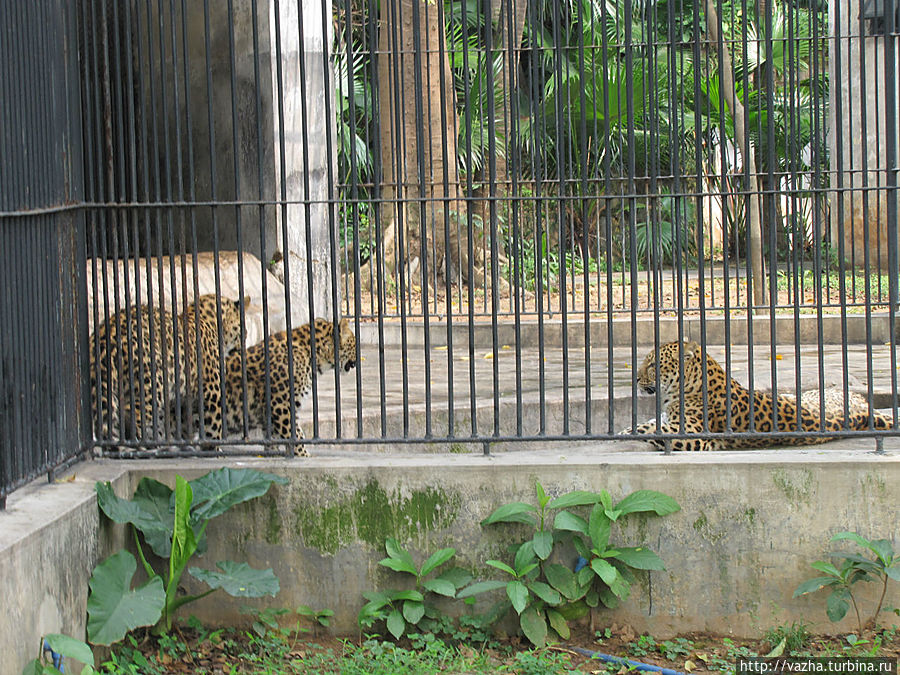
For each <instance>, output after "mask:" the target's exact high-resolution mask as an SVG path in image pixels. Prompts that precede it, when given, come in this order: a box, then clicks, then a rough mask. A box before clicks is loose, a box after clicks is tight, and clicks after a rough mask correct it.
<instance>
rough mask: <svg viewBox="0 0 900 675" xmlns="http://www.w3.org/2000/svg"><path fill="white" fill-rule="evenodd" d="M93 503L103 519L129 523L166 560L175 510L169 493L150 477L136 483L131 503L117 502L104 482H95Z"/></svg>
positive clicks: (129, 501)
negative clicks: (95, 498)
mask: <svg viewBox="0 0 900 675" xmlns="http://www.w3.org/2000/svg"><path fill="white" fill-rule="evenodd" d="M94 489H95V490H96V491H97V504H98V505H99V506H100V510H102V511H103V513H105V514H106V516H107V517H108V518H109V519H110V520H112V521H113V522H116V523H122V524H125V523H131V524H132V525H134V527H135V528H137V529H138V530H139V531H140V532H141V533H142V534H143V535H144V541H146V542H147V544H148V545H149V546H150V548H152V549H153V552H154V553H155V554H156V555H158V556H159V557H160V558H168V557H169V554H170V552H171V546H172V529H173V521H174V519H175V508H174V504H172V502H171V497H172V490H171V488H169V487H168V486H166V485H163V484H162V483H160V482H159V481H156V480H153V479H152V478H147V477H144V478H142V479H141V481H140V483H138V487H137V490H135V493H134V499H133V500H127V499H121V498H119V497H117V496H116V494H115V493H114V492H113V489H112V486H111V485H110V484H109V483H108V482H107V483H100V482H98V483H96V484H95V486H94Z"/></svg>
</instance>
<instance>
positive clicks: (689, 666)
mask: <svg viewBox="0 0 900 675" xmlns="http://www.w3.org/2000/svg"><path fill="white" fill-rule="evenodd" d="M696 667H697V664H696V663H694V662H693V661H691V660H690V659H688V660H687V661H685V662H684V670H685V672H688V673H690V672H691V671H692V670H694V669H695V668H696Z"/></svg>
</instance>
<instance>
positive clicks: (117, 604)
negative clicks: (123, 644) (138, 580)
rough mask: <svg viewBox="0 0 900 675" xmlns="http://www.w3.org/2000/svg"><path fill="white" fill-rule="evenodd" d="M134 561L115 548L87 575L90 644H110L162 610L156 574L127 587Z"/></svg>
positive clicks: (148, 623)
mask: <svg viewBox="0 0 900 675" xmlns="http://www.w3.org/2000/svg"><path fill="white" fill-rule="evenodd" d="M136 569H137V561H135V559H134V556H133V555H131V554H130V553H129V552H128V551H119V552H118V553H116V554H115V555H112V556H110V557H109V558H107V559H106V560H105V561H103V562H102V563H100V564H99V565H97V567H96V568H95V569H94V573H93V574H92V575H91V581H90V583H89V587H90V595H89V596H88V602H87V611H88V625H87V633H88V638H89V639H90V641H91V642H92V643H94V644H98V645H111V644H112V643H113V642H118V641H119V640H121V639H122V638H124V637H125V634H126V633H127V632H128V631H130V630H133V629H134V628H137V627H138V626H151V625H153V624H155V623H156V622H157V621H158V620H159V617H160V615H161V614H162V609H163V605H164V603H165V599H166V596H165V591H164V590H163V583H162V579H161V578H160V577H153V578H152V579H150V580H149V581H148V582H147V583H146V584H144V585H143V586H141V587H139V588H137V589H135V590H131V579H132V578H133V577H134V571H135V570H136Z"/></svg>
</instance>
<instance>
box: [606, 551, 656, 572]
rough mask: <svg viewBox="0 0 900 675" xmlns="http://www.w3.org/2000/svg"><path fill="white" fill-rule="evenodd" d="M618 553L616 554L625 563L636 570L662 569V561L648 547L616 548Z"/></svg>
mask: <svg viewBox="0 0 900 675" xmlns="http://www.w3.org/2000/svg"><path fill="white" fill-rule="evenodd" d="M618 551H619V554H618V555H617V556H616V558H617V559H618V560H621V561H622V562H623V563H625V564H626V565H630V566H631V567H633V568H635V569H638V570H664V569H666V567H665V565H663V561H662V560H661V559H660V557H659V556H658V555H656V554H655V553H654V552H653V551H651V550H650V549H649V548H643V547H640V546H638V547H623V548H620V549H618Z"/></svg>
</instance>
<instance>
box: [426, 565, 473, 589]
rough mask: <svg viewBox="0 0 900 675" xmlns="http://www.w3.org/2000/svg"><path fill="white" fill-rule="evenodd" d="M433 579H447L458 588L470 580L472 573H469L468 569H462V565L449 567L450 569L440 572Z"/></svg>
mask: <svg viewBox="0 0 900 675" xmlns="http://www.w3.org/2000/svg"><path fill="white" fill-rule="evenodd" d="M435 579H439V580H441V581H449V582H450V583H451V584H453V587H454V588H455V589H460V588H462V587H463V586H465V585H466V584H468V583H469V582H471V581H472V575H471V574H469V571H468V570H466V569H463V568H462V567H451V568H450V569H448V570H444V571H443V572H441V573H440V574H439V575H437V577H435Z"/></svg>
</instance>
